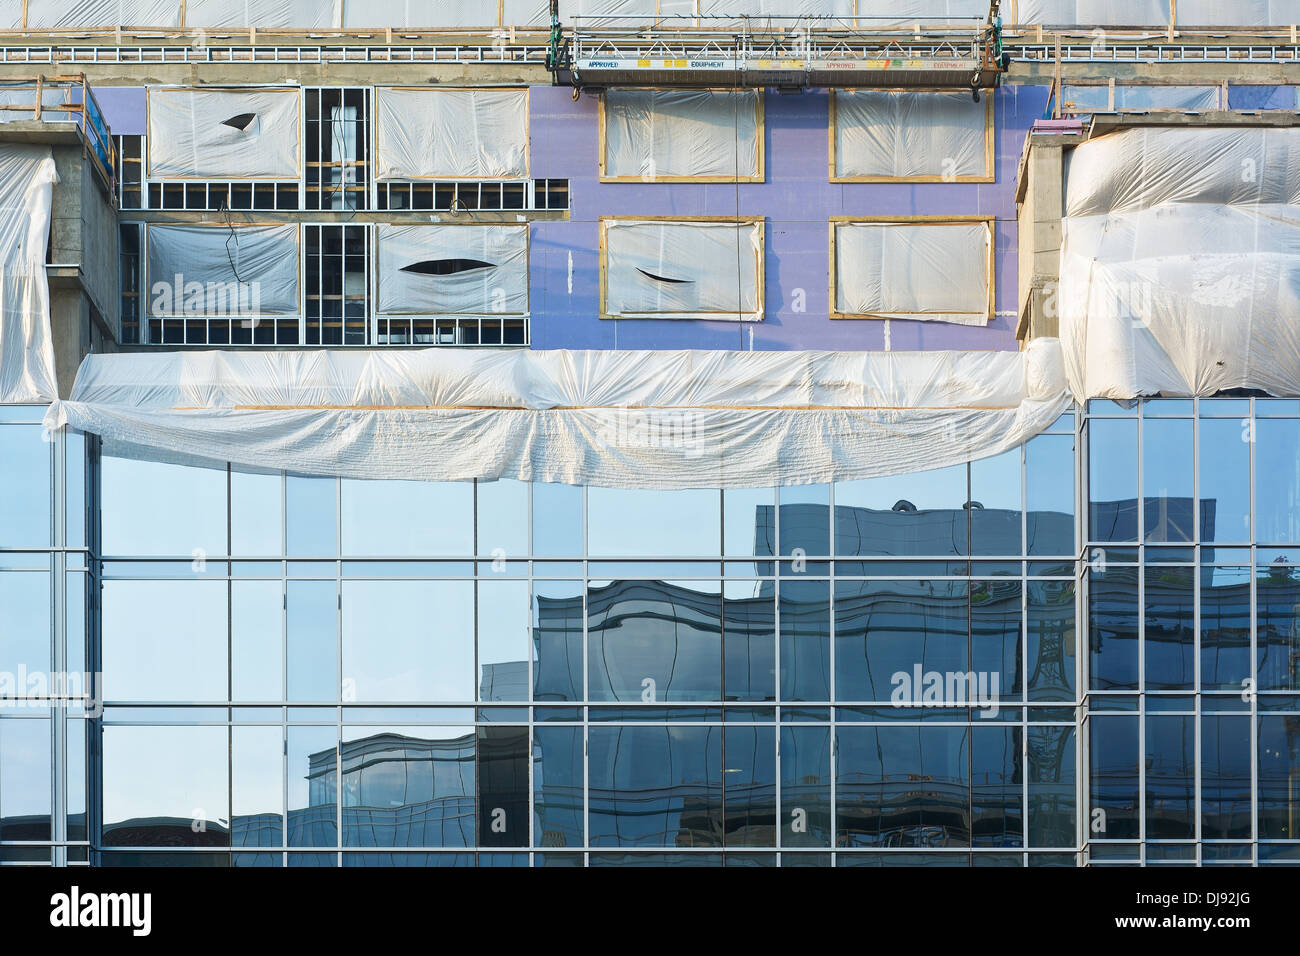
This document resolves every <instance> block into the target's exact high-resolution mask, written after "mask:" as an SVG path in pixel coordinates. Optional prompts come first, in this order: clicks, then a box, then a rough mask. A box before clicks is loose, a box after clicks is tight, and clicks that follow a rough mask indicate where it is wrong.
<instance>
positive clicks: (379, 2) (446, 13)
mask: <svg viewBox="0 0 1300 956" xmlns="http://www.w3.org/2000/svg"><path fill="white" fill-rule="evenodd" d="M496 25H497V0H366V2H365V3H355V2H353V3H346V4H344V6H343V26H344V27H346V28H349V29H351V28H353V27H393V28H398V27H407V28H412V29H422V28H424V27H494V26H496Z"/></svg>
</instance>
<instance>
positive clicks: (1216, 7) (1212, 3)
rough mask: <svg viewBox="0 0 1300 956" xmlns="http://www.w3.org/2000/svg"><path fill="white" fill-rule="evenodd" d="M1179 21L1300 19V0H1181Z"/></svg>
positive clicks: (1281, 22) (1251, 23)
mask: <svg viewBox="0 0 1300 956" xmlns="http://www.w3.org/2000/svg"><path fill="white" fill-rule="evenodd" d="M1178 22H1179V23H1180V24H1185V25H1187V26H1195V27H1212V26H1225V27H1266V26H1286V25H1289V24H1292V23H1300V0H1228V2H1225V0H1178Z"/></svg>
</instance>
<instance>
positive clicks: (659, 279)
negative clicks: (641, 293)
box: [636, 269, 695, 284]
mask: <svg viewBox="0 0 1300 956" xmlns="http://www.w3.org/2000/svg"><path fill="white" fill-rule="evenodd" d="M636 271H637V272H639V273H641V274H642V275H643V276H645V277H646V278H647V279H654V280H655V281H656V282H675V283H679V284H680V283H688V282H694V281H695V280H694V279H670V278H669V277H668V276H657V275H655V274H654V273H653V272H646V271H645V270H644V269H637V270H636Z"/></svg>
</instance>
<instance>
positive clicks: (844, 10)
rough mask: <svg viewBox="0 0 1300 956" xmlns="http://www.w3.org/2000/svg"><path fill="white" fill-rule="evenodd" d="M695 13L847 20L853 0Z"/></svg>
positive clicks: (714, 2) (768, 1)
mask: <svg viewBox="0 0 1300 956" xmlns="http://www.w3.org/2000/svg"><path fill="white" fill-rule="evenodd" d="M935 2H936V3H937V4H939V5H940V6H942V5H943V4H944V3H945V2H946V0H935ZM699 9H700V16H701V17H739V16H748V17H806V16H823V17H849V16H852V15H853V0H699Z"/></svg>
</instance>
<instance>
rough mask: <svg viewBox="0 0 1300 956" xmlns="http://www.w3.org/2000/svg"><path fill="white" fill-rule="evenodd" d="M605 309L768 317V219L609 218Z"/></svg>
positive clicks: (643, 314)
mask: <svg viewBox="0 0 1300 956" xmlns="http://www.w3.org/2000/svg"><path fill="white" fill-rule="evenodd" d="M601 236H602V240H603V246H604V262H603V264H604V269H603V271H602V273H601V282H602V288H601V313H602V314H603V315H605V316H607V317H610V318H623V319H628V318H642V319H729V320H733V321H747V322H753V321H758V320H760V319H762V318H763V221H762V220H761V219H760V220H754V221H750V220H742V221H740V222H737V221H735V220H725V221H700V220H682V219H670V220H664V219H602V220H601Z"/></svg>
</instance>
